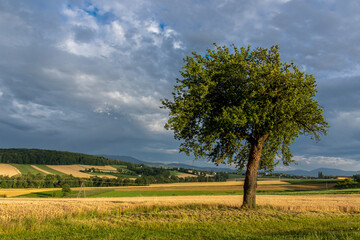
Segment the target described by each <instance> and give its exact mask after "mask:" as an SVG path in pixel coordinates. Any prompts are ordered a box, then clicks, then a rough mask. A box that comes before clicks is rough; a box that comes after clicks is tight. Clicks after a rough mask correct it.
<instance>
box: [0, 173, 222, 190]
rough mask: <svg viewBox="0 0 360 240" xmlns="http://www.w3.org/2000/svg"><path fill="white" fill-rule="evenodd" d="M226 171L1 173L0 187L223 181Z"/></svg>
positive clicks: (107, 185)
mask: <svg viewBox="0 0 360 240" xmlns="http://www.w3.org/2000/svg"><path fill="white" fill-rule="evenodd" d="M226 179H227V174H226V173H217V174H216V175H215V176H212V177H204V176H199V177H185V178H179V177H177V176H170V177H169V176H165V175H163V174H159V175H154V176H141V177H139V178H137V179H136V180H133V179H129V178H124V177H118V178H101V177H98V176H94V177H91V178H77V177H74V176H72V175H62V176H60V175H50V174H48V175H44V174H40V173H38V174H31V173H28V174H25V175H16V176H12V177H9V176H2V175H0V188H58V187H62V186H63V185H64V184H68V185H69V186H70V187H80V186H81V185H82V183H84V185H85V186H86V187H112V186H144V185H149V184H153V183H177V182H222V181H226Z"/></svg>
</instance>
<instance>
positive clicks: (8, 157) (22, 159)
mask: <svg viewBox="0 0 360 240" xmlns="http://www.w3.org/2000/svg"><path fill="white" fill-rule="evenodd" d="M0 163H18V164H48V165H69V164H86V165H97V166H104V165H118V164H121V165H129V163H128V162H124V161H119V160H114V159H108V158H104V157H101V156H93V155H87V154H83V153H72V152H64V151H55V150H41V149H19V148H10V149H0Z"/></svg>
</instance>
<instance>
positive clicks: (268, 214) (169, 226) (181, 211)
mask: <svg viewBox="0 0 360 240" xmlns="http://www.w3.org/2000/svg"><path fill="white" fill-rule="evenodd" d="M359 222H360V215H359V214H354V213H343V212H338V213H321V212H293V211H278V210H274V209H272V208H271V207H261V208H259V209H257V210H243V209H240V208H236V207H229V206H222V205H215V206H213V205H202V204H201V205H199V204H198V205H194V204H193V205H180V206H171V207H166V206H153V207H136V208H133V209H128V210H123V209H118V210H116V209H114V210H113V211H110V212H105V213H98V212H97V211H90V212H87V213H79V214H69V215H68V216H66V217H56V218H52V219H44V220H39V219H35V218H25V219H22V220H13V221H11V222H7V223H6V226H4V223H0V238H1V239H166V240H168V239H206V240H209V239H266V240H270V239H271V240H272V239H284V240H285V239H286V240H287V239H334V240H335V239H360V225H359Z"/></svg>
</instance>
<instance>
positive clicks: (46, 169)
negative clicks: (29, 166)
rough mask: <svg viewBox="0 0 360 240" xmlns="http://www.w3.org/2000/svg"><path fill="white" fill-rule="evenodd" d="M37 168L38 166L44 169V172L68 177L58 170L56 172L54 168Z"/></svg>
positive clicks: (44, 166)
mask: <svg viewBox="0 0 360 240" xmlns="http://www.w3.org/2000/svg"><path fill="white" fill-rule="evenodd" d="M35 166H37V167H38V168H40V169H42V170H44V171H46V172H49V173H51V174H54V175H60V176H63V175H66V174H65V173H62V172H59V171H56V170H54V169H52V168H49V167H48V166H46V165H35Z"/></svg>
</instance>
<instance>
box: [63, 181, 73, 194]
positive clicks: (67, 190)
mask: <svg viewBox="0 0 360 240" xmlns="http://www.w3.org/2000/svg"><path fill="white" fill-rule="evenodd" d="M61 192H62V194H63V196H66V195H68V194H69V193H70V192H71V189H70V185H69V184H67V183H65V184H63V185H62V188H61Z"/></svg>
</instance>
